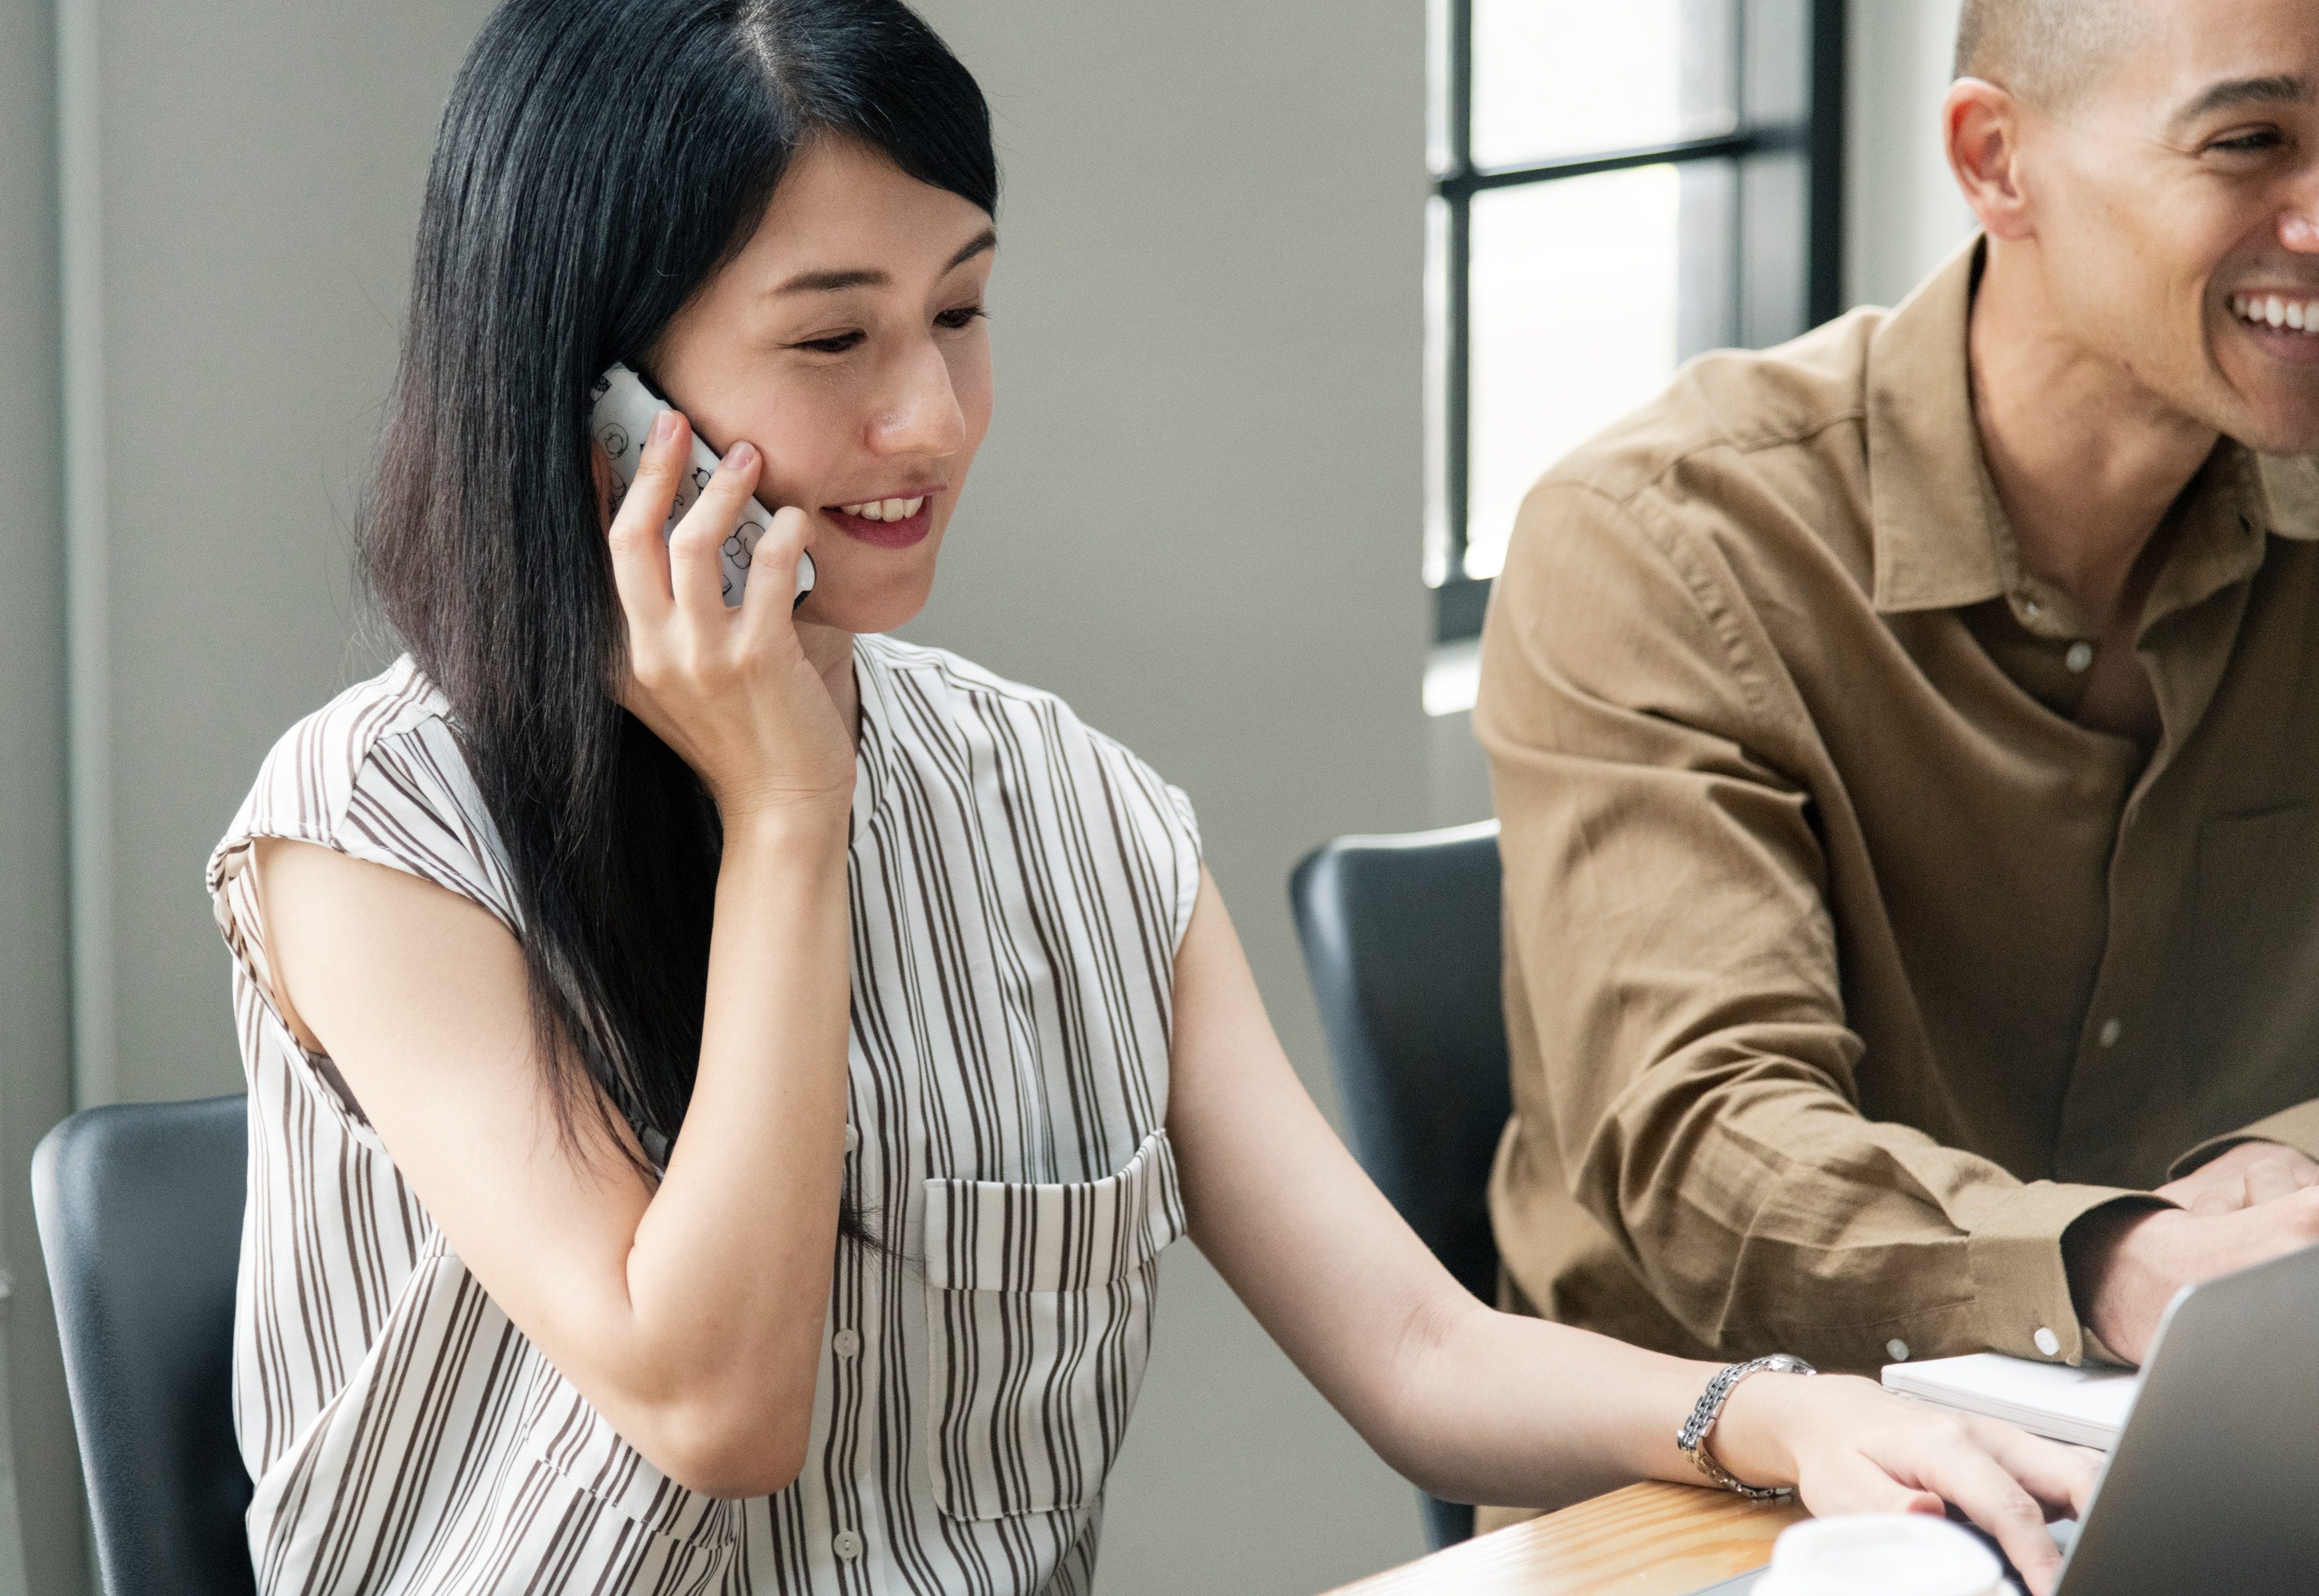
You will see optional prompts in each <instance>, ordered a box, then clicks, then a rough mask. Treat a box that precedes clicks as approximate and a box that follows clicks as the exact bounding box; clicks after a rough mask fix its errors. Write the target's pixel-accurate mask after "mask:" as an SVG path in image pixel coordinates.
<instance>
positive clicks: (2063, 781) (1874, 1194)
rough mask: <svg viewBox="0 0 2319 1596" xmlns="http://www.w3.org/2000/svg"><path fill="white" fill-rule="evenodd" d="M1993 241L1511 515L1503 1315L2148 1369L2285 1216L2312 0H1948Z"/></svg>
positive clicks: (1495, 682)
mask: <svg viewBox="0 0 2319 1596" xmlns="http://www.w3.org/2000/svg"><path fill="white" fill-rule="evenodd" d="M1960 56H1961V68H1960V69H1961V74H1962V75H1963V76H1962V80H1961V81H1960V82H1959V83H1958V84H1957V86H1955V87H1954V89H1953V90H1952V92H1951V94H1950V95H1949V97H1948V100H1947V102H1946V104H1945V107H1944V116H1945V132H1946V138H1947V146H1948V150H1949V156H1950V160H1951V163H1952V165H1953V166H1954V168H1955V171H1956V175H1957V177H1958V180H1959V182H1960V183H1961V184H1962V185H1963V188H1964V191H1965V194H1966V197H1967V199H1968V201H1969V202H1970V203H1971V204H1972V207H1973V209H1974V211H1975V212H1976V213H1977V214H1978V215H1979V217H1980V219H1981V223H1982V226H1983V229H1984V232H1983V235H1982V237H1981V238H1980V239H1976V240H1975V241H1974V243H1973V244H1972V246H1971V247H1970V248H1967V249H1966V250H1965V251H1964V252H1963V253H1961V254H1960V255H1958V256H1957V257H1955V258H1954V260H1952V261H1951V262H1950V263H1949V264H1948V265H1947V266H1945V267H1943V268H1942V269H1941V270H1940V271H1939V272H1937V273H1936V275H1934V276H1933V277H1932V278H1931V279H1929V280H1928V281H1927V282H1926V284H1924V285H1923V286H1922V287H1921V288H1920V289H1918V290H1917V293H1915V294H1914V295H1913V296H1912V297H1911V298H1910V299H1909V300H1908V302H1906V303H1904V304H1903V305H1902V306H1901V307H1900V308H1899V310H1897V311H1890V312H1885V311H1856V312H1854V313H1853V314H1851V315H1849V316H1846V317H1845V318H1844V319H1842V320H1839V321H1836V322H1835V323H1832V324H1830V325H1829V326H1827V327H1825V328H1822V329H1819V330H1818V331H1817V332H1814V333H1812V334H1810V335H1809V336H1807V337H1805V338H1800V339H1799V340H1797V341H1796V342H1794V343H1792V344H1790V345H1788V346H1786V347H1782V348H1779V349H1775V350H1772V351H1769V352H1767V353H1764V354H1728V355H1718V356H1710V357H1707V358H1705V359H1702V360H1701V361H1699V362H1696V363H1694V364H1693V365H1691V366H1690V367H1688V368H1687V369H1686V370H1685V371H1684V372H1683V374H1681V375H1680V376H1679V377H1678V378H1677V379H1676V381H1675V383H1674V386H1673V387H1672V388H1671V389H1670V390H1669V391H1668V392H1667V393H1666V394H1665V396H1664V397H1662V398H1661V399H1660V400H1658V401H1656V403H1654V404H1653V405H1651V406H1650V407H1649V408H1648V409H1647V410H1644V411H1643V412H1641V413H1640V414H1638V415H1637V416H1635V417H1634V418H1632V419H1629V420H1628V421H1627V422H1625V423H1623V424H1622V425H1620V426H1619V427H1617V428H1613V429H1612V430H1611V432H1609V433H1607V434H1605V435H1604V436H1603V437H1600V438H1598V439H1596V440H1595V441H1594V442H1593V443H1592V444H1590V445H1588V446H1586V447H1584V448H1583V449H1581V450H1580V451H1578V453H1577V454H1575V455H1573V456H1572V457H1570V458H1569V459H1568V460H1566V461H1565V462H1563V463H1562V464H1560V465H1558V466H1557V467H1556V468H1555V469H1554V470H1553V471H1552V472H1551V473H1548V475H1547V477H1546V478H1545V479H1544V480H1543V481H1542V482H1540V483H1539V484H1538V488H1537V489H1536V490H1535V491H1533V492H1532V493H1531V495H1530V496H1529V500H1527V502H1526V503H1525V504H1524V506H1523V509H1522V512H1521V517H1520V522H1519V524H1518V526H1517V527H1516V530H1515V534H1514V538H1513V543H1512V547H1511V552H1510V554H1509V555H1508V558H1507V563H1506V567H1505V571H1504V574H1503V575H1502V577H1501V578H1500V580H1499V582H1498V586H1497V591H1496V593H1495V596H1494V598H1493V603H1492V608H1491V611H1490V617H1489V622H1488V627H1487V631H1486V634H1485V639H1484V648H1483V672H1482V678H1483V679H1482V690H1481V699H1480V703H1479V705H1478V707H1477V708H1476V711H1475V725H1476V727H1477V729H1478V731H1479V733H1480V735H1481V737H1482V739H1483V741H1484V744H1486V746H1487V748H1488V750H1489V753H1490V755H1491V758H1492V761H1493V767H1494V771H1495V779H1496V793H1497V805H1498V809H1499V813H1500V815H1501V816H1502V820H1503V823H1504V832H1503V849H1504V856H1505V864H1506V904H1507V924H1506V933H1507V961H1506V1000H1507V1014H1508V1022H1509V1032H1510V1034H1511V1041H1512V1049H1513V1060H1514V1095H1515V1105H1516V1113H1515V1118H1514V1120H1513V1122H1512V1123H1511V1124H1510V1125H1509V1126H1508V1128H1507V1132H1506V1136H1505V1140H1504V1141H1503V1143H1502V1146H1501V1148H1500V1150H1499V1157H1498V1162H1497V1167H1496V1170H1495V1173H1494V1177H1493V1182H1492V1189H1491V1203H1492V1213H1493V1216H1494V1219H1495V1222H1496V1225H1497V1233H1498V1241H1499V1247H1500V1249H1501V1251H1502V1255H1503V1258H1504V1261H1505V1269H1506V1275H1507V1282H1508V1286H1509V1289H1510V1291H1511V1293H1512V1294H1513V1295H1514V1296H1515V1298H1516V1300H1517V1302H1519V1303H1526V1304H1527V1305H1529V1306H1530V1307H1532V1308H1533V1309H1534V1310H1535V1311H1538V1312H1544V1313H1547V1314H1549V1315H1551V1316H1553V1317H1555V1318H1557V1319H1562V1320H1565V1321H1570V1322H1573V1323H1577V1324H1583V1325H1585V1326H1588V1327H1589V1328H1592V1329H1594V1330H1603V1331H1608V1332H1610V1333H1611V1334H1614V1335H1618V1336H1620V1337H1623V1338H1625V1339H1629V1340H1632V1341H1636V1342H1639V1343H1641V1344H1643V1345H1645V1346H1648V1347H1655V1348H1661V1349H1663V1350H1665V1351H1669V1352H1677V1353H1683V1354H1686V1355H1689V1356H1693V1357H1712V1356H1721V1357H1733V1358H1737V1357H1750V1356H1755V1355H1757V1354H1761V1353H1764V1352H1768V1351H1773V1350H1785V1351H1791V1352H1795V1353H1799V1354H1800V1355H1802V1356H1804V1357H1808V1358H1810V1359H1812V1360H1814V1361H1816V1362H1818V1363H1819V1364H1821V1365H1823V1366H1831V1367H1837V1368H1846V1369H1856V1370H1864V1369H1872V1368H1873V1367H1875V1366H1878V1365H1880V1364H1883V1363H1886V1362H1889V1361H1892V1360H1895V1359H1900V1358H1907V1357H1943V1356H1946V1355H1949V1354H1954V1353H1962V1352H1970V1351H1976V1350H1980V1349H1982V1348H1996V1349H1999V1350H2000V1351H2005V1352H2010V1353H2015V1354H2018V1355H2020V1356H2023V1357H2042V1358H2047V1359H2056V1360H2062V1361H2066V1362H2070V1363H2076V1362H2078V1361H2080V1359H2081V1358H2084V1357H2116V1358H2119V1359H2124V1360H2127V1361H2134V1360H2138V1359H2139V1358H2140V1357H2141V1356H2142V1355H2143V1352H2144V1351H2145V1350H2146V1349H2147V1348H2148V1345H2149V1341H2150V1339H2151V1336H2152V1331H2153V1330H2154V1328H2155V1325H2156V1321H2157V1318H2158V1315H2159V1313H2160V1312H2161V1310H2162V1308H2163V1306H2164V1304H2165V1303H2166V1301H2167V1299H2168V1297H2169V1296H2170V1294H2171V1293H2172V1292H2173V1290H2174V1289H2175V1288H2176V1287H2177V1286H2179V1285H2181V1284H2183V1283H2185V1282H2188V1281H2190V1280H2193V1279H2197V1278H2202V1277H2205V1276H2211V1275H2213V1274H2216V1273H2219V1272H2222V1271H2224V1270H2225V1269H2228V1268H2231V1267H2236V1266H2238V1265H2241V1264H2244V1263H2249V1262H2252V1261H2255V1260H2258V1259H2260V1258H2266V1257H2269V1256H2273V1255H2276V1254H2278V1253H2279V1252H2282V1251H2285V1250H2287V1249H2291V1248H2294V1247H2297V1246H2301V1245H2304V1244H2306V1243H2308V1242H2310V1241H2313V1240H2319V1188H2314V1184H2313V1183H2314V1180H2319V1165H2314V1161H2313V1158H2312V1157H2311V1156H2310V1155H2313V1154H2319V546H2314V539H2319V473H2314V468H2313V464H2312V463H2311V462H2310V460H2309V459H2307V458H2306V457H2305V456H2308V455H2311V454H2312V453H2313V452H2314V450H2319V0H2240V3H2239V4H2235V5H2229V6H2222V5H2212V4H2209V3H2206V0H2107V3H2104V4H2094V3H2092V0H2068V3H2067V4H2061V3H2058V0H1969V3H1968V5H1966V7H1965V15H1964V24H1963V37H1962V38H1961V40H1960Z"/></svg>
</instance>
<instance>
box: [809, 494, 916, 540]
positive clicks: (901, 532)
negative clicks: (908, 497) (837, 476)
mask: <svg viewBox="0 0 2319 1596" xmlns="http://www.w3.org/2000/svg"><path fill="white" fill-rule="evenodd" d="M821 513H822V515H823V517H824V518H826V519H827V520H828V521H829V522H830V523H831V524H832V525H833V526H835V527H836V528H837V529H838V530H839V531H841V532H843V533H844V534H845V535H846V536H847V537H853V538H859V539H860V540H861V541H862V542H863V543H866V544H868V545H869V546H871V547H872V548H908V547H910V546H912V545H914V544H917V543H920V542H923V541H924V540H925V536H926V534H927V533H929V532H931V531H933V530H934V495H933V494H931V493H929V494H927V495H926V496H925V503H924V504H921V505H920V506H918V513H917V514H916V515H914V516H905V517H903V518H901V519H900V520H898V521H873V520H871V519H870V518H868V517H866V516H857V515H848V514H847V513H846V512H845V511H844V510H842V509H838V508H837V506H835V505H834V504H825V505H823V506H822V507H821Z"/></svg>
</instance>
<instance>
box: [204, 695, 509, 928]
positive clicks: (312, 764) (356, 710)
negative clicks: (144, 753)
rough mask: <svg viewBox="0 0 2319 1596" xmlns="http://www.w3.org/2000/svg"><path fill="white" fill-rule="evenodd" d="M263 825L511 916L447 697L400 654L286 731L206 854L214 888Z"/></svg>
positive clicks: (500, 866)
mask: <svg viewBox="0 0 2319 1596" xmlns="http://www.w3.org/2000/svg"><path fill="white" fill-rule="evenodd" d="M261 837H279V838H284V839H288V840H291V841H297V842H309V843H320V844H321V845H322V846H324V847H327V848H330V849H332V850H334V851H336V852H340V853H345V854H347V855H348V856H349V857H351V858H356V859H361V860H365V861H370V862H372V863H376V864H384V865H389V866H391V867H393V868H394V869H397V870H404V871H407V872H409V873H411V874H413V875H417V876H421V877H424V878H426V879H429V880H432V881H435V882H436V883H437V884H438V885H440V886H444V887H447V888H450V889H451V890H452V891H455V892H456V893H458V894H459V895H460V896H461V897H469V898H473V899H475V900H476V901H478V902H480V903H482V904H483V905H484V906H486V907H487V908H490V909H492V911H493V912H494V913H495V914H498V915H500V916H501V918H502V919H506V920H510V924H512V920H511V915H512V901H513V900H512V897H511V895H510V893H509V891H508V890H507V875H506V869H505V861H504V856H503V855H502V853H501V849H500V846H499V840H498V834H497V831H496V829H495V828H494V827H493V826H492V822H491V817H490V815H489V813H488V811H487V810H486V809H485V807H484V805H483V795H482V793H481V792H480V791H479V790H478V789H477V788H476V786H475V783H474V777H473V776H472V775H471V774H470V773H469V771H468V769H467V764H466V761H465V758H464V757H463V756H462V755H461V753H460V752H459V745H458V739H457V738H456V735H454V733H453V729H452V723H451V710H450V704H449V702H448V700H447V699H445V698H444V696H443V693H442V691H441V690H440V689H438V687H437V686H436V685H435V684H434V682H433V681H429V679H428V677H427V675H426V674H425V672H421V671H420V669H419V667H418V666H417V664H416V663H413V662H412V661H411V657H410V656H409V655H407V654H406V655H404V656H403V657H402V658H401V659H398V660H397V661H395V662H394V663H393V664H392V665H390V666H388V667H387V668H386V669H385V670H384V671H383V672H380V673H379V674H378V675H376V676H374V677H372V678H371V679H370V680H369V681H361V682H357V683H356V684H355V685H354V686H352V687H350V688H348V689H347V690H346V691H344V692H342V693H340V694H339V695H338V697H337V698H335V699H331V700H330V701H329V703H327V704H325V705H323V706H322V707H321V708H320V709H317V710H315V711H314V712H313V713H312V714H311V715H309V716H307V717H305V718H304V719H302V720H301V721H299V722H298V723H297V724H296V725H294V726H292V727H291V728H290V729H289V730H288V731H286V732H284V733H283V735H282V736H281V738H280V739H279V740H278V741H277V742H276V743H275V744H274V747H273V749H272V750H271V751H270V752H269V753H267V754H266V758H265V760H264V761H263V762H261V763H260V764H259V766H258V770H257V780H256V781H255V782H253V783H252V785H251V787H250V789H249V796H248V798H244V799H243V800H242V806H241V809H240V812H239V814H237V815H236V816H234V821H233V824H232V825H231V826H230V827H229V828H228V829H227V831H226V834H225V835H224V837H222V838H221V839H220V841H219V843H218V845H217V847H216V848H215V849H214V850H213V851H212V853H211V855H210V861H209V870H208V884H209V888H210V891H211V893H212V895H215V894H217V893H218V892H220V891H221V889H222V888H223V887H224V886H225V884H226V882H227V881H228V880H229V879H230V878H231V877H232V876H233V875H234V874H235V873H236V872H237V871H238V870H239V868H240V865H241V862H242V861H243V860H244V859H246V858H247V857H248V851H249V848H250V845H251V844H252V843H254V842H256V841H257V839H259V838H261Z"/></svg>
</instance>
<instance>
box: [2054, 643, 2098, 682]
mask: <svg viewBox="0 0 2319 1596" xmlns="http://www.w3.org/2000/svg"><path fill="white" fill-rule="evenodd" d="M2062 663H2063V664H2065V665H2067V666H2068V667H2069V668H2070V669H2071V671H2074V672H2077V673H2078V674H2079V675H2080V676H2082V675H2084V674H2085V672H2087V671H2089V670H2090V669H2091V668H2092V666H2093V663H2094V645H2092V644H2090V643H2084V642H2079V643H2072V644H2071V645H2070V652H2069V653H2067V654H2063V655H2062Z"/></svg>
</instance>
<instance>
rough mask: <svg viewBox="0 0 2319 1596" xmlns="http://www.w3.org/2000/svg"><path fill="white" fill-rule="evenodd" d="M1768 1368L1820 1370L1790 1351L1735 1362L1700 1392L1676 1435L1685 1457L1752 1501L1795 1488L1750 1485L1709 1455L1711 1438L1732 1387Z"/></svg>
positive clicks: (1780, 1372) (1781, 1372)
mask: <svg viewBox="0 0 2319 1596" xmlns="http://www.w3.org/2000/svg"><path fill="white" fill-rule="evenodd" d="M1766 1370H1768V1371H1770V1372H1771V1373H1773V1374H1774V1375H1817V1374H1818V1373H1819V1371H1818V1369H1816V1368H1814V1367H1812V1366H1811V1365H1809V1364H1808V1363H1806V1362H1805V1361H1804V1360H1803V1359H1802V1358H1800V1357H1795V1356H1794V1355H1792V1354H1791V1353H1786V1352H1774V1353H1773V1354H1772V1355H1771V1356H1770V1357H1758V1358H1754V1359H1751V1360H1750V1361H1748V1362H1746V1363H1735V1364H1733V1365H1731V1366H1729V1367H1728V1368H1725V1369H1723V1370H1721V1371H1719V1373H1718V1374H1717V1375H1716V1376H1715V1377H1714V1378H1713V1379H1712V1380H1710V1381H1709V1382H1708V1383H1707V1389H1706V1390H1705V1391H1703V1392H1701V1393H1700V1398H1699V1405H1698V1406H1697V1407H1694V1408H1693V1409H1692V1411H1691V1417H1690V1418H1689V1419H1687V1420H1684V1421H1683V1428H1682V1429H1680V1430H1677V1431H1676V1432H1675V1438H1674V1444H1675V1445H1676V1446H1678V1447H1682V1448H1683V1456H1686V1457H1688V1458H1690V1459H1691V1461H1692V1465H1693V1466H1694V1467H1696V1468H1697V1469H1698V1470H1699V1472H1700V1473H1701V1474H1705V1475H1706V1476H1707V1477H1708V1478H1709V1479H1710V1480H1711V1481H1713V1482H1714V1483H1716V1484H1718V1485H1720V1486H1722V1487H1723V1488H1724V1489H1725V1490H1727V1491H1736V1492H1738V1493H1739V1494H1740V1495H1742V1496H1744V1497H1746V1498H1747V1499H1748V1500H1749V1501H1778V1500H1780V1499H1781V1498H1782V1497H1783V1496H1791V1495H1793V1494H1794V1490H1793V1488H1792V1487H1791V1486H1787V1485H1750V1484H1748V1483H1746V1481H1745V1480H1742V1479H1740V1478H1739V1477H1738V1476H1737V1475H1736V1474H1733V1473H1732V1472H1731V1471H1730V1470H1729V1469H1728V1468H1725V1467H1724V1466H1723V1465H1721V1464H1719V1463H1718V1462H1716V1461H1715V1459H1714V1458H1713V1457H1712V1456H1710V1455H1709V1453H1708V1450H1707V1437H1708V1434H1709V1432H1710V1431H1711V1430H1713V1429H1714V1428H1715V1421H1716V1420H1718V1419H1719V1418H1720V1417H1722V1414H1723V1403H1724V1402H1725V1400H1726V1399H1727V1398H1728V1397H1729V1396H1730V1394H1731V1390H1732V1387H1734V1386H1736V1385H1737V1384H1739V1382H1740V1381H1742V1380H1745V1379H1746V1377H1747V1376H1748V1375H1757V1374H1762V1373H1764V1372H1765V1371H1766Z"/></svg>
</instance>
